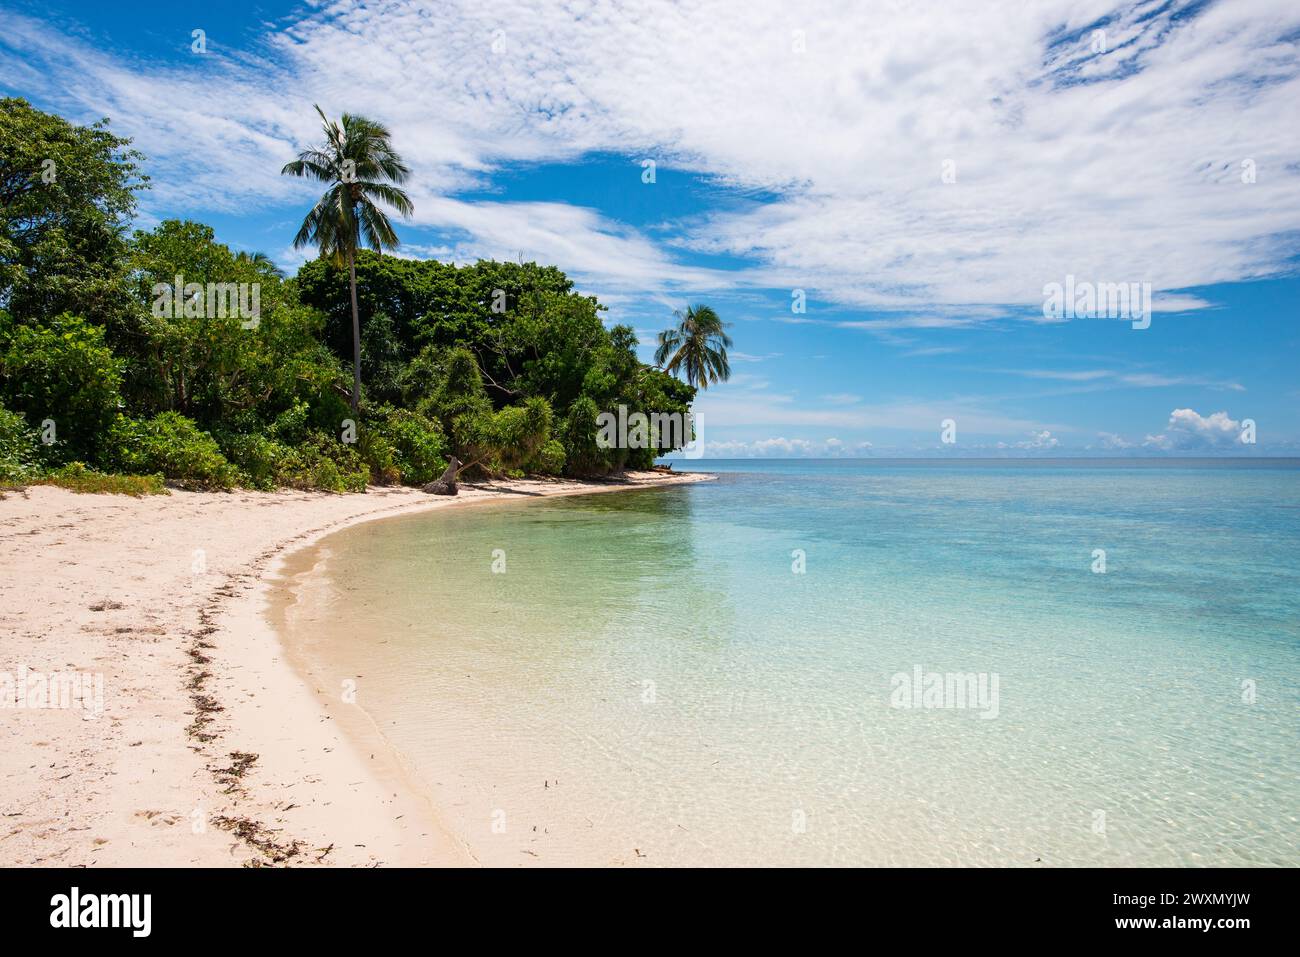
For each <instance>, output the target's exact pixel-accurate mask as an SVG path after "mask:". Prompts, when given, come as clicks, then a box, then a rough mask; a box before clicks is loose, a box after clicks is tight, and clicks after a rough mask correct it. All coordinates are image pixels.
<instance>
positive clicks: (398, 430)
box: [377, 409, 447, 485]
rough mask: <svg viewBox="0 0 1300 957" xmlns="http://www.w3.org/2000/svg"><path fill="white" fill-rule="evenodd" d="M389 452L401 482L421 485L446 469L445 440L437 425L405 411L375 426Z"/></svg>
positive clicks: (423, 417)
mask: <svg viewBox="0 0 1300 957" xmlns="http://www.w3.org/2000/svg"><path fill="white" fill-rule="evenodd" d="M377 429H378V431H379V433H380V434H381V435H382V436H383V437H384V438H385V439H386V440H387V441H388V443H389V445H390V446H391V447H392V449H393V454H394V459H395V464H396V466H397V468H398V469H399V470H400V471H401V480H402V481H403V482H405V483H406V484H408V485H425V484H427V483H429V482H432V481H433V480H434V479H436V478H438V477H439V476H440V475H441V474H442V473H443V470H444V469H446V468H447V440H446V438H445V437H444V436H443V434H442V429H441V428H440V427H439V426H438V423H437V422H436V421H434V420H433V419H431V418H429V417H428V416H424V415H421V414H420V413H418V412H411V411H409V410H407V409H395V410H392V411H390V412H389V413H388V414H387V416H386V417H385V418H384V419H383V421H382V422H381V423H380V424H379V425H378V426H377Z"/></svg>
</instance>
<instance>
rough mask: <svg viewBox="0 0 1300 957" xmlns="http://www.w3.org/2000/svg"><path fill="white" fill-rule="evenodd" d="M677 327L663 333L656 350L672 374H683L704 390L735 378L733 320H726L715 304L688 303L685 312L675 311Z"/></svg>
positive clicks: (660, 363)
mask: <svg viewBox="0 0 1300 957" xmlns="http://www.w3.org/2000/svg"><path fill="white" fill-rule="evenodd" d="M674 315H675V316H676V317H677V327H676V328H674V329H666V330H664V331H663V332H661V333H659V348H657V349H656V350H655V365H657V366H659V367H660V368H662V369H663V370H664V371H665V372H667V373H669V374H670V375H683V376H685V378H686V381H687V382H689V383H690V384H691V385H693V386H696V387H698V388H701V389H707V388H708V387H709V386H711V385H714V384H716V383H718V382H726V381H727V380H728V379H730V378H731V365H730V363H728V362H727V349H729V348H730V347H731V337H730V336H728V335H727V333H726V331H725V330H726V329H729V328H730V327H731V323H729V322H723V321H722V320H721V319H719V318H718V314H717V313H716V312H714V311H713V307H712V306H706V305H703V304H700V305H697V306H688V307H687V309H686V311H685V312H681V311H678V312H675V313H674Z"/></svg>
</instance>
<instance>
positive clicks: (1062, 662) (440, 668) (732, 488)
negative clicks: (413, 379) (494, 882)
mask: <svg viewBox="0 0 1300 957" xmlns="http://www.w3.org/2000/svg"><path fill="white" fill-rule="evenodd" d="M1298 464H1300V463H1296V462H1291V463H1290V467H1288V468H1258V467H1245V466H1243V465H1242V464H1241V463H1236V464H1234V465H1233V466H1232V467H1224V466H1223V464H1222V463H1218V464H1216V463H1202V467H1169V466H1168V465H1167V464H1166V465H1162V466H1158V467H1153V466H1152V465H1151V464H1149V463H1147V464H1143V463H1138V464H1136V465H1134V464H1129V465H1125V464H1124V463H1110V464H1107V465H1104V466H1101V465H1098V464H1097V463H1091V464H1087V465H1085V464H1083V463H1075V464H1073V465H1070V466H1068V467H1062V466H1061V465H1059V464H1044V463H1041V462H1027V463H1015V462H1002V463H969V462H967V463H933V462H931V463H922V464H917V463H897V462H894V463H891V462H886V461H875V462H811V463H810V462H784V463H773V462H761V461H758V462H723V463H719V462H700V463H692V465H694V466H695V467H699V468H702V469H705V470H708V471H717V472H719V473H721V478H720V480H719V481H718V482H716V483H708V484H703V485H696V486H688V487H680V488H670V489H657V490H647V491H638V492H626V493H618V494H611V495H595V496H583V497H575V498H563V499H551V500H545V501H534V502H529V503H521V504H518V505H513V504H511V505H489V506H471V507H468V508H464V509H456V510H452V511H448V512H440V513H431V514H426V515H423V516H410V517H404V518H400V519H396V520H391V521H385V522H379V523H371V524H368V525H362V526H358V527H355V528H352V529H349V530H346V531H344V532H341V533H339V534H337V535H334V536H332V537H330V538H329V539H327V540H326V541H325V542H324V543H323V545H322V546H321V547H320V551H319V555H318V557H319V558H320V559H321V560H322V561H323V566H322V567H323V570H324V572H325V574H324V575H323V576H318V577H317V578H316V582H317V585H316V587H315V590H314V591H313V595H314V597H313V598H312V599H311V600H310V601H308V600H306V599H303V600H301V601H300V602H299V605H298V606H297V608H296V609H295V612H294V615H293V618H292V620H293V627H292V629H291V634H290V639H291V641H293V642H294V643H295V645H297V646H298V647H301V648H303V649H304V650H305V652H306V654H307V657H308V658H309V659H310V660H311V661H313V662H314V663H315V666H314V670H315V671H316V673H317V674H318V675H323V676H325V677H326V678H327V679H328V680H330V681H332V682H333V683H334V684H337V681H336V680H335V679H336V678H347V677H353V678H355V679H356V680H357V685H358V704H359V705H361V706H362V707H364V708H365V710H366V711H367V712H368V713H369V714H370V715H371V716H372V717H373V718H374V719H375V721H376V722H377V724H378V725H379V726H380V728H381V729H382V731H383V733H384V734H385V735H386V736H387V737H388V738H389V740H390V741H391V742H392V743H393V744H394V745H395V746H396V747H397V748H398V749H399V750H400V751H401V752H402V753H403V755H404V756H405V757H406V758H407V760H408V761H409V762H410V763H411V764H412V765H413V767H414V769H415V771H416V773H417V774H418V776H419V777H420V779H421V780H422V782H423V783H424V784H425V785H426V786H427V787H428V788H429V789H430V790H431V791H432V792H433V793H434V795H435V799H436V800H437V802H438V803H439V805H440V806H441V807H443V808H446V809H447V810H448V813H449V815H450V818H451V823H452V824H453V826H454V827H455V828H456V830H457V831H458V832H459V833H460V834H461V836H462V837H463V838H464V839H465V840H466V841H467V842H468V844H469V845H470V847H471V848H472V849H473V851H474V852H475V854H476V855H477V856H478V857H479V858H480V859H481V860H483V861H485V862H489V863H501V864H537V863H542V864H568V863H593V864H606V863H629V864H631V863H638V864H768V863H782V864H902V865H933V864H990V865H1029V864H1034V863H1036V862H1040V861H1041V863H1042V864H1044V865H1142V866H1145V865H1188V864H1190V865H1198V864H1204V865H1210V864H1221V865H1292V866H1294V865H1296V864H1298V863H1300V851H1298V850H1297V848H1298V846H1300V840H1298V839H1300V824H1298V823H1297V818H1298V815H1300V800H1298V798H1300V750H1298V748H1297V740H1298V738H1297V732H1298V731H1300V718H1298V715H1300V710H1298V709H1300V674H1298V668H1297V660H1298V659H1297V651H1298V650H1300V471H1297V465H1298ZM679 467H680V466H679ZM496 549H500V550H502V551H503V552H504V562H505V565H504V567H505V571H504V573H496V572H494V571H493V561H494V550H496ZM1095 549H1104V550H1105V553H1106V554H1105V562H1106V568H1105V572H1104V573H1098V572H1095V571H1094V570H1093V569H1094V566H1095V564H1096V559H1095V557H1094V550H1095ZM795 550H802V552H803V553H804V555H805V563H806V564H805V571H804V572H803V573H801V574H800V573H796V572H795V571H794V570H793V569H792V565H793V564H794V563H795V561H796V558H795V557H792V553H793V552H795ZM496 557H497V558H498V559H500V557H501V555H500V553H498V554H497V556H496ZM497 567H498V568H499V567H501V566H500V561H499V560H498V562H497ZM304 594H305V592H304ZM918 669H919V670H920V672H922V673H923V674H924V673H928V672H937V673H961V674H975V675H983V676H984V677H985V680H986V681H987V682H992V681H994V680H996V692H997V693H996V699H993V698H991V697H990V698H986V699H983V700H981V701H978V702H975V701H970V700H967V701H965V702H954V701H953V699H952V698H951V697H949V698H946V699H942V700H940V701H938V702H936V701H934V700H930V701H929V702H926V701H924V700H923V699H921V698H920V696H919V695H918V696H917V699H916V700H913V699H912V698H911V697H910V696H908V697H907V700H908V702H911V703H914V704H919V703H929V704H935V703H939V704H955V703H963V704H965V705H966V706H965V707H910V708H904V707H898V706H896V705H898V704H899V703H900V702H899V696H898V694H895V693H894V692H895V688H896V687H897V686H898V681H899V679H896V678H895V676H897V675H904V676H907V677H908V678H909V679H910V678H911V677H912V676H913V675H914V674H915V672H916V671H917V670H918ZM993 687H994V686H993V685H992V684H991V683H990V684H986V688H987V689H989V690H990V692H991V691H992V688H993Z"/></svg>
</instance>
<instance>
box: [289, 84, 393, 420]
mask: <svg viewBox="0 0 1300 957" xmlns="http://www.w3.org/2000/svg"><path fill="white" fill-rule="evenodd" d="M316 112H317V113H318V114H320V118H321V123H322V124H323V128H324V131H325V143H324V145H322V146H319V147H314V148H312V149H308V150H304V151H303V152H301V153H299V154H298V158H297V159H296V160H293V161H292V162H290V163H286V164H285V165H284V168H283V169H282V170H281V173H283V174H286V175H290V176H303V177H309V178H311V179H315V180H318V181H319V182H322V183H327V184H328V185H329V188H328V189H327V190H326V191H325V193H324V195H322V196H321V198H320V199H319V200H318V201H317V203H316V205H315V206H314V207H312V210H311V212H309V213H308V214H307V217H306V219H304V220H303V223H302V226H301V227H300V228H299V230H298V234H297V235H296V236H294V239H293V244H294V246H295V247H302V246H307V245H315V246H317V247H318V248H319V249H320V252H321V256H322V257H329V258H331V259H333V260H334V261H335V262H338V263H346V264H347V267H348V286H349V292H350V294H351V300H352V412H353V414H354V415H356V414H358V413H359V410H360V402H361V316H360V312H359V310H358V307H357V271H356V258H357V250H358V249H359V248H360V247H361V246H362V244H363V243H364V244H366V245H369V246H370V247H371V248H372V249H374V250H376V251H380V252H382V251H383V250H384V249H394V248H396V247H397V245H398V239H397V234H396V233H395V232H394V231H393V226H392V223H390V222H389V221H388V217H387V216H386V215H385V214H384V212H383V210H382V209H380V208H379V206H378V205H376V203H377V202H379V203H384V204H387V205H388V206H391V207H392V208H393V209H396V210H397V211H398V212H399V213H401V214H402V215H403V216H409V215H411V212H412V211H413V210H414V206H413V205H412V204H411V200H410V198H409V197H408V196H407V195H406V193H404V192H403V191H402V190H401V189H399V188H398V187H397V186H395V185H393V184H395V183H397V184H400V183H404V182H406V179H407V177H408V176H409V175H410V169H409V168H408V167H407V166H406V165H405V164H404V163H403V162H402V160H401V157H400V156H398V154H397V152H396V151H395V150H394V149H393V147H392V142H391V139H392V135H391V134H390V133H389V131H388V128H387V127H386V126H384V125H383V124H381V123H377V122H375V121H374V120H369V119H366V118H365V117H362V116H353V115H352V114H350V113H344V114H343V116H342V120H341V122H339V123H336V122H334V121H333V120H330V119H327V118H326V116H325V114H324V112H323V111H322V110H321V108H320V107H319V106H318V107H316Z"/></svg>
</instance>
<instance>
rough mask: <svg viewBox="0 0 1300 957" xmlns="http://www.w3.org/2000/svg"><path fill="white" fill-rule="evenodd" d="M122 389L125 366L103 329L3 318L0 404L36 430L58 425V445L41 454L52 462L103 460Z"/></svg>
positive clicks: (64, 320) (67, 321)
mask: <svg viewBox="0 0 1300 957" xmlns="http://www.w3.org/2000/svg"><path fill="white" fill-rule="evenodd" d="M121 383H122V362H121V361H120V360H119V359H116V358H114V356H113V353H112V352H111V351H109V348H108V346H106V345H105V344H104V331H103V330H102V329H100V328H99V327H98V326H92V325H90V324H89V323H87V322H84V321H83V320H81V319H78V318H77V317H76V316H70V315H66V314H65V315H61V316H58V317H56V318H54V319H51V320H49V321H48V322H44V323H41V324H39V325H35V324H27V323H19V322H16V321H14V320H13V319H11V318H10V317H9V316H8V315H7V314H6V313H3V312H0V402H2V403H3V404H4V405H5V406H6V407H7V408H9V409H11V410H13V411H16V412H21V413H23V414H24V415H25V416H26V418H27V421H28V422H29V423H30V424H31V425H33V426H36V425H37V424H38V423H42V422H44V421H45V420H46V419H49V420H51V421H52V422H53V423H54V438H55V441H54V442H53V443H51V444H49V445H46V444H44V443H42V446H41V449H40V451H41V455H42V458H44V459H45V460H47V461H48V462H51V463H54V464H58V463H62V462H68V461H71V460H73V459H81V460H87V461H97V460H98V458H99V456H100V453H101V450H102V446H103V440H104V436H105V433H106V432H107V430H108V427H109V426H110V425H111V424H112V422H113V419H114V418H115V417H116V415H117V413H118V409H119V407H120V406H121V404H122V398H121V393H120V387H121Z"/></svg>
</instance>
